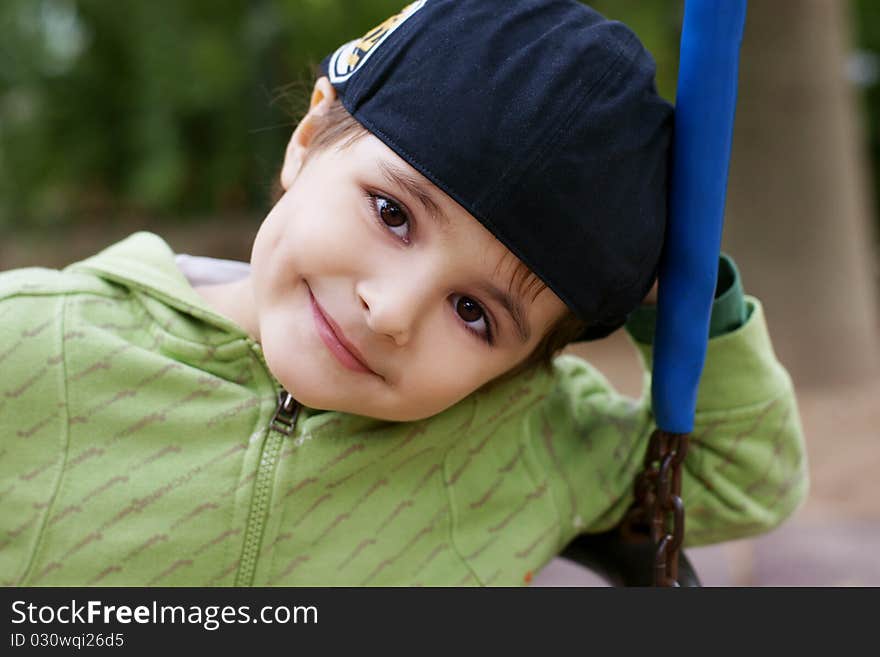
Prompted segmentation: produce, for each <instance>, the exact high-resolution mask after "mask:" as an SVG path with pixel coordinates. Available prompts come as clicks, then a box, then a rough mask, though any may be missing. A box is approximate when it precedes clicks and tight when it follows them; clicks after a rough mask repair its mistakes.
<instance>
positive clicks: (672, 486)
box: [622, 429, 690, 586]
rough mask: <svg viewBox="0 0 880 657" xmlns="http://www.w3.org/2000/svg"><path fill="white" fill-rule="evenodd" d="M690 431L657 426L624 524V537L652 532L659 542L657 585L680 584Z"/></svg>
mask: <svg viewBox="0 0 880 657" xmlns="http://www.w3.org/2000/svg"><path fill="white" fill-rule="evenodd" d="M689 437H690V436H689V434H681V433H669V432H666V431H661V430H660V429H655V430H654V433H653V434H651V439H650V441H649V443H648V450H647V452H646V453H645V460H644V464H643V465H644V469H643V470H642V472H641V473H639V475H638V476H637V477H636V481H635V498H636V499H635V502H634V503H633V505H632V507H631V508H630V510H629V511H628V512H627V515H626V517H625V518H624V521H623V525H622V532H623V535H624V538H630V539H633V538H638V537H644V536H645V535H648V536H650V538H651V541H652V542H653V543H654V545H655V546H656V552H655V558H654V586H678V555H679V552H680V550H681V544H682V541H683V540H684V503H683V502H682V501H681V464H682V462H683V461H684V457H685V455H686V454H687V449H688V439H689Z"/></svg>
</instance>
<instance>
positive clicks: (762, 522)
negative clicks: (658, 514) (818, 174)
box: [527, 296, 808, 546]
mask: <svg viewBox="0 0 880 657" xmlns="http://www.w3.org/2000/svg"><path fill="white" fill-rule="evenodd" d="M744 300H745V308H746V319H745V321H744V323H743V324H742V325H741V326H739V327H738V328H735V329H733V330H730V331H726V332H723V333H721V334H720V335H718V336H717V337H714V338H712V339H710V340H709V344H708V349H707V353H706V364H705V368H704V370H703V375H702V378H701V380H700V386H699V390H698V395H697V411H696V416H695V424H694V431H693V433H692V437H691V441H690V447H689V450H688V454H687V456H686V458H685V461H684V464H683V479H682V498H683V501H684V505H685V516H686V521H685V545H687V546H694V545H700V544H706V543H714V542H719V541H727V540H732V539H737V538H743V537H746V536H751V535H754V534H758V533H761V532H764V531H767V530H769V529H771V528H773V527H775V526H777V525H778V524H779V523H781V522H782V521H783V520H784V519H785V518H786V517H788V516H789V515H790V514H791V513H792V512H793V511H794V510H795V509H796V508H797V507H798V506H799V505H800V504H801V503H802V501H803V500H804V499H805V497H806V492H807V487H808V476H807V463H806V452H805V448H804V439H803V431H802V429H801V423H800V418H799V415H798V409H797V403H796V400H795V395H794V389H793V387H792V383H791V379H790V377H789V375H788V373H787V372H786V370H785V369H784V368H783V367H782V365H781V364H780V363H779V361H778V360H777V359H776V356H775V354H774V352H773V348H772V345H771V342H770V337H769V334H768V331H767V325H766V322H765V320H764V313H763V309H762V307H761V304H760V302H759V301H758V300H757V299H755V298H753V297H748V296H746V297H745V298H744ZM634 342H635V343H636V346H637V348H638V350H639V353H640V355H641V358H642V362H643V364H644V366H645V376H644V385H643V391H644V392H643V395H642V397H641V399H638V400H636V399H630V398H628V397H625V396H622V395H620V394H618V393H617V392H616V391H615V390H614V389H613V388H612V386H611V385H610V384H609V382H608V381H607V380H606V379H605V377H604V376H603V375H602V374H601V373H599V372H598V371H597V370H596V369H594V368H593V367H592V366H590V365H589V363H587V362H586V361H584V360H583V359H581V358H578V357H576V356H569V355H565V356H560V357H558V358H557V359H556V361H555V365H554V371H555V387H554V388H553V391H552V393H551V394H549V395H548V396H547V397H546V398H545V399H544V400H543V403H542V404H541V405H540V407H538V408H536V410H535V411H534V412H533V414H532V417H531V421H530V422H529V423H528V429H527V430H528V431H530V432H531V436H530V439H531V442H532V444H533V445H534V446H535V448H536V449H535V451H536V453H537V454H538V457H539V459H540V460H541V462H542V463H543V467H544V468H545V469H546V471H547V473H548V477H549V480H550V481H551V482H552V483H551V486H552V489H553V495H554V501H555V504H556V508H557V511H558V513H559V516H560V524H561V526H562V528H563V530H562V536H561V538H562V540H563V544H565V543H567V542H568V541H570V540H571V539H572V538H573V537H574V536H575V535H576V534H578V533H581V532H600V531H604V530H607V529H610V528H611V527H613V526H614V525H615V524H617V523H618V522H619V521H620V520H621V519H622V517H623V515H624V513H625V512H626V510H627V508H628V507H629V506H630V504H631V503H632V501H633V491H632V489H633V483H634V481H635V477H636V475H637V474H638V472H640V471H641V469H642V463H643V458H644V454H645V451H646V449H647V445H648V439H649V437H650V435H651V433H652V431H653V429H654V428H655V424H654V418H653V415H652V413H651V408H650V387H651V383H650V374H649V373H650V368H651V345H650V344H649V343H647V342H640V341H638V340H635V339H634Z"/></svg>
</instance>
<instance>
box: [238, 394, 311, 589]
mask: <svg viewBox="0 0 880 657" xmlns="http://www.w3.org/2000/svg"><path fill="white" fill-rule="evenodd" d="M299 409H300V404H299V402H298V401H296V399H294V398H293V396H292V395H291V394H290V393H289V392H287V391H286V390H281V391H279V393H278V406H277V407H276V408H275V415H273V416H272V421H271V422H270V423H269V432H268V435H267V437H266V441H265V442H264V443H263V449H262V451H261V452H260V463H259V465H258V466H257V474H256V477H255V481H254V495H253V499H252V501H251V509H250V513H249V514H248V520H247V526H246V529H245V534H244V549H243V551H242V554H241V562H240V563H239V567H238V575H237V577H236V578H235V586H251V585H252V584H253V579H254V572H255V571H256V569H257V556H258V555H259V553H260V546H261V544H262V542H263V530H264V529H265V526H266V517H267V516H268V514H269V503H270V501H271V499H272V480H273V479H274V477H275V468H276V467H277V465H278V455H279V454H280V453H281V446H282V444H283V443H284V438H285V437H287V436H290V435H291V434H292V433H293V432H294V430H295V428H296V418H297V416H298V415H299Z"/></svg>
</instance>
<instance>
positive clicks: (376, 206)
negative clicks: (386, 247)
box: [367, 192, 410, 242]
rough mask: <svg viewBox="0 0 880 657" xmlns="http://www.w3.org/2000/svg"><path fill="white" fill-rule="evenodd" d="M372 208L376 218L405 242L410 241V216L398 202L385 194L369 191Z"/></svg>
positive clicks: (368, 195) (368, 198)
mask: <svg viewBox="0 0 880 657" xmlns="http://www.w3.org/2000/svg"><path fill="white" fill-rule="evenodd" d="M367 200H368V201H369V203H370V210H371V211H372V212H373V215H374V216H375V217H376V219H377V220H378V221H379V222H380V223H381V224H382V225H383V226H385V227H386V228H387V229H389V230H390V231H391V232H392V233H394V234H395V235H397V237H399V238H400V239H402V240H403V241H404V242H409V231H410V218H409V215H408V214H407V213H406V210H404V209H403V208H402V207H400V205H399V204H398V203H396V202H395V201H392V200H391V199H389V198H386V197H385V196H380V195H378V194H370V193H369V192H368V193H367Z"/></svg>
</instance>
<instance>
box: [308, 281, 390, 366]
mask: <svg viewBox="0 0 880 657" xmlns="http://www.w3.org/2000/svg"><path fill="white" fill-rule="evenodd" d="M309 299H310V300H311V302H312V315H313V317H314V318H315V328H316V329H317V330H318V335H319V336H320V337H321V340H322V341H323V343H324V344H325V345H326V346H327V349H329V350H330V353H332V354H333V355H334V356H336V360H338V361H339V362H340V363H341V364H342V366H343V367H345V368H347V369H350V370H354V371H355V372H365V373H367V374H376V372H374V371H373V370H371V369H370V368H369V367H367V365H366V363H364V358H363V356H361V355H360V353H359V352H358V350H357V349H355V347H354V345H352V344H351V343H350V342H349V341H348V340H346V338H345V334H344V333H343V332H342V329H340V328H339V326H338V325H337V324H336V322H334V321H333V319H332V318H331V317H330V316H329V315H327V314H326V313H325V312H324V310H323V309H322V308H321V306H319V305H318V302H317V300H316V299H315V297H314V295H313V294H312V291H311V289H309ZM376 376H378V374H376Z"/></svg>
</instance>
